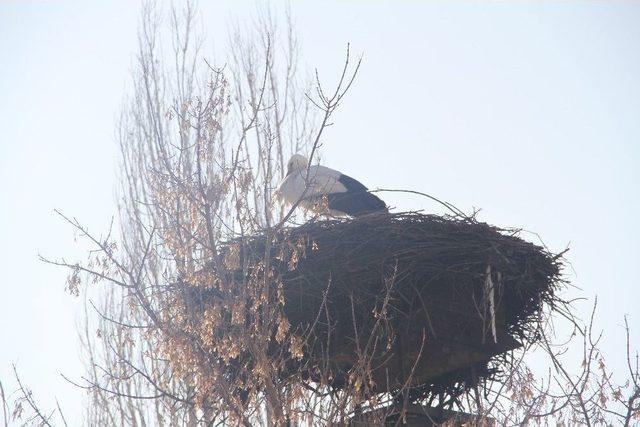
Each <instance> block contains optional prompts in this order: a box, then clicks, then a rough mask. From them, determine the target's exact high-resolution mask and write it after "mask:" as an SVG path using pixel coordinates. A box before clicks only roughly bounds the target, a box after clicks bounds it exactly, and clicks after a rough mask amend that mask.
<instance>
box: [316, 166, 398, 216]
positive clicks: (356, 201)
mask: <svg viewBox="0 0 640 427" xmlns="http://www.w3.org/2000/svg"><path fill="white" fill-rule="evenodd" d="M338 180H339V181H340V183H341V184H342V185H344V186H345V188H346V189H347V192H346V193H330V194H327V199H328V201H329V208H330V209H333V210H336V211H340V212H344V213H346V214H347V215H350V216H361V215H365V214H368V213H372V212H379V211H386V210H387V205H386V204H385V203H384V202H383V201H382V200H380V199H379V198H378V197H376V196H374V195H373V194H371V193H369V190H368V189H367V187H365V186H364V185H363V184H362V183H361V182H359V181H357V180H355V179H353V178H351V177H350V176H347V175H342V174H341V175H340V178H339V179H338Z"/></svg>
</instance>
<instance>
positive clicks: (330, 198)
mask: <svg viewBox="0 0 640 427" xmlns="http://www.w3.org/2000/svg"><path fill="white" fill-rule="evenodd" d="M308 163H309V162H308V160H307V159H306V158H305V157H304V156H301V155H300V154H294V155H293V157H291V159H290V160H289V163H287V175H286V176H285V177H284V179H283V180H282V182H281V183H280V185H279V186H278V189H277V190H276V194H277V195H278V196H279V197H280V198H281V200H283V201H284V203H285V204H287V205H290V206H292V205H294V204H296V203H298V202H299V204H298V206H302V207H303V208H306V209H309V210H312V211H315V212H317V213H322V214H325V213H328V214H330V215H333V216H344V215H349V216H353V217H357V216H362V215H365V214H369V213H372V212H381V211H382V212H387V205H386V204H385V203H384V202H383V201H382V200H380V199H379V198H378V197H376V196H374V195H373V194H371V193H369V190H368V189H367V187H365V186H364V185H362V184H361V183H360V182H358V181H356V180H355V179H353V178H351V177H349V176H347V175H344V174H342V173H340V172H338V171H336V170H333V169H329V168H327V167H324V166H319V165H312V166H311V167H309V179H306V177H307V166H308ZM305 188H306V191H305Z"/></svg>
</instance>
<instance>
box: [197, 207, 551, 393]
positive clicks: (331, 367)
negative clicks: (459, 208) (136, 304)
mask: <svg viewBox="0 0 640 427" xmlns="http://www.w3.org/2000/svg"><path fill="white" fill-rule="evenodd" d="M231 253H233V254H234V256H237V257H238V260H237V261H238V268H237V269H235V270H234V272H233V275H235V277H236V280H238V281H240V280H241V278H242V276H243V275H246V274H248V273H247V272H248V271H249V270H250V268H251V265H252V264H254V263H262V265H264V262H265V257H266V258H267V264H268V265H269V266H270V268H272V269H273V270H274V271H275V272H277V275H278V280H281V283H282V284H283V290H284V313H285V315H286V317H287V318H288V321H289V322H290V324H291V327H292V330H294V331H296V333H297V334H299V335H300V336H304V337H305V339H306V341H305V342H306V345H305V349H304V358H303V361H301V362H300V363H298V364H295V363H294V364H290V365H289V366H288V368H287V370H285V372H284V373H283V375H284V374H289V373H290V374H292V375H293V374H295V375H298V376H300V377H302V378H304V379H306V380H313V381H315V382H321V383H325V385H329V386H331V387H334V388H336V389H341V388H344V387H346V386H348V385H351V386H353V378H354V373H359V374H360V375H361V376H362V378H361V379H360V382H361V384H360V385H359V387H361V388H364V389H366V392H367V393H368V394H375V393H386V392H391V393H393V392H397V391H398V390H401V389H403V390H409V396H410V397H412V398H413V399H414V400H420V399H423V398H427V397H429V396H433V395H435V394H438V395H439V396H440V398H442V395H443V394H449V395H451V396H452V397H456V396H457V395H459V394H460V393H462V392H464V391H466V390H467V389H468V388H469V387H471V386H473V385H475V384H476V383H477V382H478V381H480V380H482V379H487V378H491V377H493V375H494V374H495V370H494V369H492V368H491V362H492V360H496V358H499V357H500V356H501V355H503V354H504V353H506V352H508V351H510V350H512V349H514V348H516V347H518V346H520V345H521V344H524V343H533V342H535V341H536V340H537V339H538V336H537V333H536V329H537V327H538V325H539V324H538V322H539V319H540V316H538V315H539V314H540V312H541V310H543V308H544V307H545V305H547V306H550V307H553V304H554V302H555V301H556V293H557V290H558V288H559V286H560V285H561V284H562V279H561V269H562V259H561V257H560V256H557V255H554V254H552V253H550V252H548V251H547V250H546V249H544V248H543V247H541V246H538V245H535V244H532V243H530V242H528V241H525V240H523V239H522V238H520V237H519V232H518V231H515V230H504V229H500V228H497V227H494V226H491V225H488V224H485V223H482V222H478V221H477V220H476V219H475V218H470V217H447V216H444V217H443V216H436V215H425V214H421V213H399V214H386V213H385V214H373V215H368V216H365V217H360V218H354V219H336V220H326V221H314V222H310V223H307V224H304V225H301V226H299V227H292V228H285V229H281V230H278V231H270V232H268V233H265V234H262V235H257V236H251V237H245V238H242V239H236V240H234V241H232V242H229V243H228V245H227V249H226V250H225V251H223V253H222V254H221V255H220V256H221V257H223V258H224V257H225V256H227V257H228V256H229V254H231ZM190 289H191V291H190V292H192V293H193V292H196V293H197V294H198V298H197V299H198V300H199V301H209V302H211V301H212V300H215V298H216V295H217V292H216V291H215V289H213V290H212V288H211V286H205V287H202V286H200V287H191V288H190ZM191 299H192V298H191Z"/></svg>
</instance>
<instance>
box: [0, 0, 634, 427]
mask: <svg viewBox="0 0 640 427" xmlns="http://www.w3.org/2000/svg"><path fill="white" fill-rule="evenodd" d="M165 6H168V5H165ZM199 6H200V9H201V12H202V19H201V24H202V26H203V27H204V29H205V31H206V35H207V37H208V40H209V41H210V42H212V43H211V44H210V45H207V46H209V48H207V49H206V50H205V52H208V53H205V56H206V57H207V58H209V59H214V58H215V59H216V60H217V61H218V63H221V62H223V58H224V57H225V45H226V40H227V28H228V23H230V22H238V23H239V24H240V25H245V24H247V23H249V22H250V20H251V19H252V16H254V15H255V10H256V3H254V2H253V1H242V2H231V1H228V2H215V5H210V4H205V2H202V4H200V5H199ZM283 6H284V3H276V6H275V7H274V15H275V16H279V17H282V14H280V13H278V11H280V12H281V11H282V10H283ZM291 8H292V12H293V16H294V18H295V23H296V27H297V31H298V35H299V37H300V40H301V49H302V61H301V64H300V66H301V67H302V68H303V69H307V70H308V71H309V72H310V73H311V72H312V71H313V69H314V67H317V68H318V70H319V73H320V77H321V79H323V82H326V84H327V85H329V86H330V85H331V83H332V82H333V81H334V80H335V78H336V77H337V74H338V72H339V71H340V69H341V66H342V61H343V59H344V52H345V48H346V44H347V42H350V43H351V47H352V52H353V53H364V61H363V65H362V68H361V70H360V73H359V76H358V78H357V80H356V82H355V84H354V86H353V88H352V89H351V91H350V93H349V94H348V95H347V98H346V99H345V101H344V102H343V104H342V107H341V108H339V110H338V111H337V113H336V114H335V116H334V117H333V119H334V120H333V121H334V123H335V124H334V126H332V127H330V128H329V129H327V131H326V132H325V133H324V136H323V147H322V150H323V162H324V164H326V165H327V166H330V167H333V168H336V169H339V170H341V171H343V172H345V173H347V174H349V175H351V176H353V177H355V178H357V179H359V180H361V181H362V182H363V183H365V185H367V186H368V187H369V188H372V189H375V188H395V189H409V190H417V191H422V192H426V193H429V194H432V195H434V196H436V197H438V198H441V199H444V200H447V201H449V202H451V203H453V204H455V205H456V206H458V207H459V208H461V209H463V210H465V211H467V212H471V211H472V210H473V209H474V208H477V209H481V212H480V214H479V218H480V219H481V220H482V221H487V222H489V223H492V224H495V225H498V226H501V227H522V228H524V229H526V230H530V231H532V232H535V233H538V234H539V235H540V236H541V237H542V239H543V240H544V242H545V243H546V244H547V246H548V247H549V249H550V250H552V251H555V252H559V251H561V250H563V249H565V248H566V247H567V246H569V247H570V251H569V252H568V254H567V258H568V260H569V261H570V262H571V266H570V268H569V269H567V271H566V274H567V277H568V278H569V279H570V280H571V282H572V283H573V285H575V286H576V287H579V288H581V289H582V290H578V289H570V290H569V291H568V292H567V293H566V294H565V295H566V296H567V297H588V298H590V299H592V298H593V297H594V296H595V295H598V298H599V310H598V313H599V314H598V325H599V328H602V329H604V331H605V334H604V341H603V344H602V348H603V350H604V352H605V356H606V357H607V359H608V365H609V367H610V368H613V370H614V372H615V371H616V367H619V369H622V368H623V366H624V362H625V360H624V358H623V355H622V353H621V350H622V348H623V347H622V345H623V343H624V336H623V328H622V326H621V325H622V322H623V316H624V315H625V314H628V315H629V316H630V317H629V320H630V325H631V328H632V343H634V344H635V346H634V347H635V348H638V347H639V346H640V309H639V308H638V305H639V302H638V301H639V300H640V291H639V287H640V280H639V279H638V275H637V272H636V271H637V268H638V264H639V263H640V243H639V242H640V226H639V225H638V218H640V171H639V167H638V165H639V162H640V25H638V22H640V2H630V1H620V2H619V1H606V2H605V1H589V2H586V1H585V2H581V1H563V2H551V1H549V2H543V1H530V2H525V1H516V2H485V3H480V2H471V1H469V2H446V3H445V2H436V1H432V2H416V1H406V2H381V1H371V2H362V1H323V2H305V1H300V2H294V3H293V4H292V6H291ZM139 9H140V5H139V3H136V2H131V1H125V0H121V1H111V2H108V4H107V3H106V2H80V1H56V2H53V1H51V2H49V1H46V2H45V1H14V0H8V1H2V2H0V186H1V187H0V188H1V190H2V191H0V239H1V243H2V244H1V245H0V271H1V272H2V276H1V279H0V283H1V284H0V379H2V381H3V383H4V385H5V390H6V391H8V392H10V391H12V390H13V389H14V386H15V384H14V382H13V380H12V375H13V374H12V370H11V364H13V363H15V364H16V366H17V368H18V370H19V373H20V374H21V377H22V380H23V381H24V383H25V384H26V385H28V386H29V387H31V388H32V389H33V391H34V393H35V398H36V400H37V401H38V403H40V404H41V406H42V407H44V408H50V407H51V408H52V405H55V403H54V397H57V398H58V400H59V401H60V405H61V406H62V409H63V411H64V412H65V415H66V416H67V418H68V419H69V420H70V421H72V420H75V422H72V424H77V423H79V422H80V420H81V416H82V410H83V409H82V405H83V397H84V392H82V391H80V390H78V389H76V388H75V387H73V386H71V385H69V384H68V383H66V382H65V381H64V380H63V379H62V378H61V377H60V375H59V374H60V373H64V374H65V375H67V376H68V377H70V378H74V379H78V378H79V377H80V376H81V375H82V374H83V372H84V365H83V364H82V363H81V361H80V359H79V349H78V342H77V338H76V335H77V332H76V324H77V322H78V320H79V318H80V316H81V314H82V298H83V297H82V295H81V296H80V297H79V298H76V297H72V296H70V295H69V294H68V293H66V292H65V290H64V288H65V277H66V271H64V270H63V269H57V268H54V267H52V266H50V265H45V264H43V263H41V262H39V261H38V260H37V255H38V254H39V253H41V254H43V255H47V256H49V257H53V258H57V257H65V258H66V259H67V260H69V261H75V260H79V259H84V258H85V257H86V246H85V245H84V244H81V243H80V242H75V239H74V233H73V230H72V229H71V228H70V227H69V226H67V225H66V224H65V223H64V222H63V221H62V220H61V219H60V218H59V217H57V216H56V215H55V214H54V212H53V209H54V208H57V209H60V210H61V211H62V212H64V213H65V214H67V215H70V216H75V217H77V218H78V219H79V220H80V221H81V222H82V223H83V224H85V225H86V226H87V227H88V228H89V229H90V230H92V231H94V232H97V233H99V232H103V233H106V232H107V228H108V226H109V223H110V221H111V217H112V216H113V215H115V214H116V211H117V200H116V197H115V189H116V184H117V176H116V172H117V169H118V168H117V162H118V152H117V146H116V142H115V138H114V130H115V120H116V117H117V113H118V110H119V108H120V105H121V102H122V100H123V98H124V96H125V95H126V93H127V86H128V83H129V72H130V69H131V64H132V62H133V61H134V55H135V52H136V47H137V39H136V31H137V22H138V17H139ZM282 24H283V26H284V22H282ZM211 46H213V47H211ZM381 197H382V198H383V199H385V200H386V201H387V202H388V204H390V205H392V206H394V207H395V210H396V211H402V210H418V209H422V210H424V211H425V212H440V208H439V207H438V206H437V205H435V204H434V203H432V202H430V201H429V200H427V199H424V198H420V197H418V196H409V195H402V194H398V193H386V194H385V193H382V194H381ZM524 237H525V238H527V239H529V240H532V241H534V242H538V240H537V237H536V236H535V235H534V234H525V235H524ZM103 286H106V285H103ZM591 304H592V301H586V302H578V303H576V307H577V310H578V312H579V314H580V315H581V317H583V318H586V317H587V315H588V312H589V311H590V309H591ZM533 363H535V360H534V361H533ZM579 363H580V361H578V360H577V361H576V365H578V364H579Z"/></svg>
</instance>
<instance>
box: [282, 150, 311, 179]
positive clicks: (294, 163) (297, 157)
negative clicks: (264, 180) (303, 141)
mask: <svg viewBox="0 0 640 427" xmlns="http://www.w3.org/2000/svg"><path fill="white" fill-rule="evenodd" d="M308 163H309V161H308V160H307V158H306V157H305V156H303V155H301V154H294V155H293V156H291V158H290V159H289V162H288V163H287V176H288V175H290V174H291V173H292V172H295V171H299V170H302V169H305V168H306V167H307V164H308Z"/></svg>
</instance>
